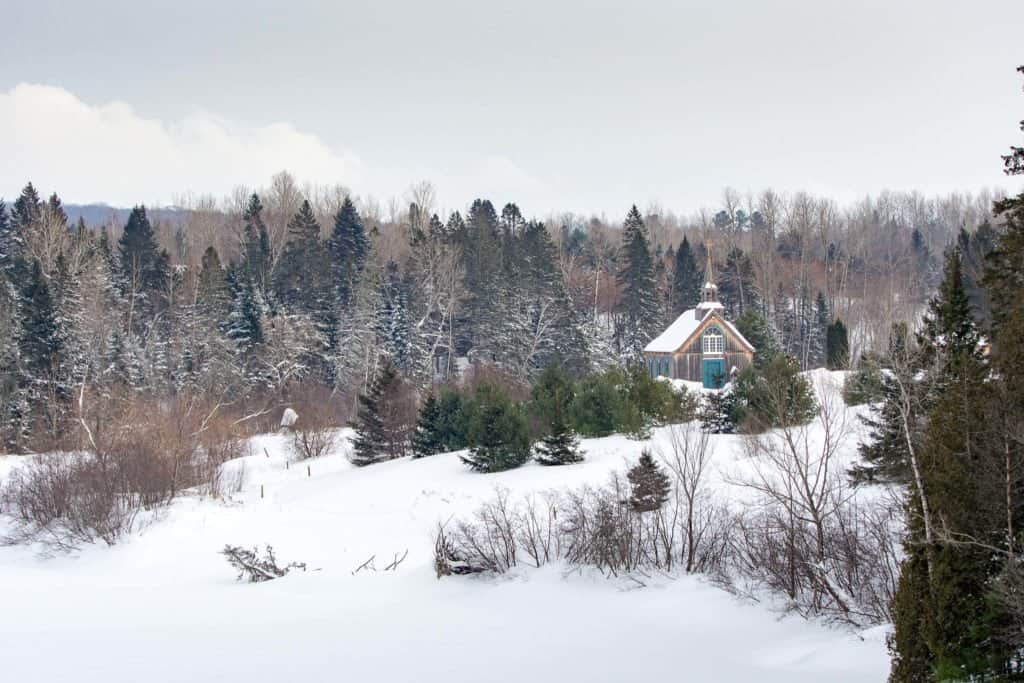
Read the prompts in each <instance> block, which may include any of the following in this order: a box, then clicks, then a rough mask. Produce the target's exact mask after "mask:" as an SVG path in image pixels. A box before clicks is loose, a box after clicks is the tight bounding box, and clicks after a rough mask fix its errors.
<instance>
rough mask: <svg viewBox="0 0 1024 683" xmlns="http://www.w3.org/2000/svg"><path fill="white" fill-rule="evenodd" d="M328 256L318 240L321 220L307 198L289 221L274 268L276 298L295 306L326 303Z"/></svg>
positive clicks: (310, 308) (309, 308) (315, 308)
mask: <svg viewBox="0 0 1024 683" xmlns="http://www.w3.org/2000/svg"><path fill="white" fill-rule="evenodd" d="M326 266H327V259H326V256H325V254H324V251H323V249H322V245H321V243H320V224H319V223H317V221H316V216H314V215H313V207H312V206H310V204H309V201H303V202H302V206H301V207H300V208H299V212H298V213H297V214H295V216H293V217H292V219H291V220H290V221H289V222H288V241H287V242H286V243H285V246H284V251H283V253H282V255H281V262H280V263H279V264H278V267H277V269H276V270H275V272H274V290H275V293H276V294H277V299H278V301H280V302H281V303H283V304H284V305H286V306H289V307H292V308H293V309H295V310H299V311H303V312H307V313H314V312H321V311H322V310H323V309H324V308H325V307H326V305H327V303H328V301H327V292H325V290H324V285H325V284H326V282H325V280H326V272H325V269H326Z"/></svg>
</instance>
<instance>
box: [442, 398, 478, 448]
mask: <svg viewBox="0 0 1024 683" xmlns="http://www.w3.org/2000/svg"><path fill="white" fill-rule="evenodd" d="M469 403H470V402H469V401H467V400H466V397H465V396H463V395H462V394H461V393H459V392H458V391H457V390H455V389H452V388H445V389H442V390H441V393H440V395H439V396H438V398H437V430H438V438H439V439H440V440H441V442H442V443H443V444H444V450H445V451H457V450H461V449H463V448H465V447H466V446H467V445H468V444H469V436H468V434H467V431H468V428H469V422H470V417H471V416H472V412H473V411H472V406H471V405H470V404H469Z"/></svg>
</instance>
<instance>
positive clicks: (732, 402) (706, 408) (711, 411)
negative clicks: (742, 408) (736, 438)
mask: <svg viewBox="0 0 1024 683" xmlns="http://www.w3.org/2000/svg"><path fill="white" fill-rule="evenodd" d="M698 419H700V426H701V429H703V430H704V431H705V432H706V433H708V434H734V433H735V432H736V397H735V396H734V395H733V393H732V391H730V390H728V389H725V390H722V391H708V392H704V396H703V400H702V402H701V407H700V413H699V415H698Z"/></svg>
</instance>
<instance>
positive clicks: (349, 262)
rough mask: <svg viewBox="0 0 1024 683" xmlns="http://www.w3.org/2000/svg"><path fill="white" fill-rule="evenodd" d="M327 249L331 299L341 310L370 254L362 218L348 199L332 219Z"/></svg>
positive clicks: (349, 299) (346, 302)
mask: <svg viewBox="0 0 1024 683" xmlns="http://www.w3.org/2000/svg"><path fill="white" fill-rule="evenodd" d="M327 249H328V252H329V254H330V263H331V279H332V282H333V286H334V292H335V296H337V298H338V301H339V303H340V304H341V306H342V307H346V306H348V304H349V302H350V301H351V299H352V293H353V291H354V289H355V281H356V279H357V278H358V277H359V273H360V272H361V271H362V269H363V265H364V264H365V263H366V257H367V255H368V254H369V250H370V247H369V242H368V240H367V237H366V230H365V229H364V228H363V221H362V218H360V216H359V211H358V210H356V206H355V204H353V203H352V200H351V199H350V198H349V197H345V201H344V202H342V205H341V208H340V209H338V213H337V214H335V216H334V230H333V231H332V233H331V238H330V240H329V242H328V244H327Z"/></svg>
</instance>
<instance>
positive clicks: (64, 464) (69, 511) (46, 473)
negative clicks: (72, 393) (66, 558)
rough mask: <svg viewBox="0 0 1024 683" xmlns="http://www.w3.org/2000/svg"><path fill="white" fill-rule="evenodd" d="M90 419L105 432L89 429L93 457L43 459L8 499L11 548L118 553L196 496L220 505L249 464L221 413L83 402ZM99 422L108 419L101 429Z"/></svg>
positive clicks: (174, 404)
mask: <svg viewBox="0 0 1024 683" xmlns="http://www.w3.org/2000/svg"><path fill="white" fill-rule="evenodd" d="M80 411H81V414H82V416H83V420H82V423H83V424H84V425H90V424H93V425H97V426H99V427H100V428H99V429H94V428H92V427H88V428H86V427H83V432H84V433H85V436H84V441H85V442H87V443H88V444H89V448H88V449H84V450H82V451H79V452H76V453H71V454H66V453H61V454H51V455H43V456H37V457H35V458H34V459H33V460H31V461H30V462H29V464H27V465H26V466H25V467H23V468H20V469H18V470H15V471H14V472H13V473H12V474H11V476H10V477H9V479H8V481H7V483H6V485H5V486H4V488H3V491H2V493H0V496H2V502H3V505H2V509H3V511H4V512H5V513H6V514H7V515H8V516H9V517H10V519H11V525H10V532H9V534H8V536H7V538H6V539H5V540H6V541H7V542H8V543H31V542H39V543H42V544H43V545H44V546H45V547H48V548H52V549H56V550H71V549H74V548H77V547H79V546H80V545H82V544H85V543H93V542H96V541H103V542H105V543H107V544H108V545H109V544H114V543H115V542H117V540H118V539H119V538H121V537H122V536H123V535H125V534H127V533H129V532H131V530H132V529H133V528H134V526H135V524H136V519H137V518H138V516H139V515H140V513H142V512H143V511H154V510H158V509H159V508H162V507H164V506H166V505H167V504H168V503H170V502H171V501H172V500H173V499H174V497H175V496H177V495H178V494H180V493H181V492H182V491H184V490H187V489H194V490H199V491H200V492H202V493H207V494H209V495H220V494H221V493H223V492H224V489H225V487H226V486H230V484H231V482H227V481H225V479H224V477H223V469H222V466H223V464H224V462H226V461H227V460H229V459H232V458H236V457H238V456H239V455H241V449H242V442H241V439H240V437H239V435H238V433H237V427H236V425H235V423H234V421H233V420H230V419H229V418H227V417H225V416H223V415H222V414H221V413H220V412H219V407H218V406H213V407H210V406H209V405H205V404H202V403H199V402H196V401H188V400H184V399H182V400H174V401H171V402H169V403H162V404H150V403H146V402H143V401H139V400H135V401H132V402H127V401H121V400H120V398H119V397H118V398H112V397H106V398H105V397H98V398H97V399H96V400H94V401H93V402H91V403H87V402H86V401H85V399H84V397H83V400H82V407H81V409H80ZM97 415H102V416H104V418H108V419H104V420H102V421H94V419H95V416H97ZM238 472H240V470H239V471H236V474H238ZM239 476H240V475H239Z"/></svg>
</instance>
